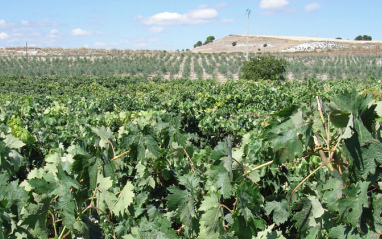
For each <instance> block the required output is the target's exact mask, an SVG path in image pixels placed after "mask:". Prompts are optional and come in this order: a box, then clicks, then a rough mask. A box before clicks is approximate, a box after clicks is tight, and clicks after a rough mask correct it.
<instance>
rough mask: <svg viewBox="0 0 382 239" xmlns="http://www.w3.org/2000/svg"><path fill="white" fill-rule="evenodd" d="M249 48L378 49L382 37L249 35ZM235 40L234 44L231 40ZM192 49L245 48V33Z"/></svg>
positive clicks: (229, 49) (276, 50) (352, 50)
mask: <svg viewBox="0 0 382 239" xmlns="http://www.w3.org/2000/svg"><path fill="white" fill-rule="evenodd" d="M248 41H249V44H248V45H249V52H252V53H255V52H270V53H276V52H325V51H327V50H331V51H333V50H334V51H340V52H343V53H346V52H364V53H366V52H374V53H375V52H378V53H381V52H382V51H381V48H382V47H381V45H382V41H354V40H341V39H331V38H318V37H292V36H254V35H250V36H249V39H248ZM234 42H235V43H236V45H235V46H234V44H233V43H234ZM192 51H193V52H201V53H214V52H246V51H247V36H246V35H229V36H227V37H224V38H222V39H218V40H216V41H215V42H213V43H210V44H207V45H203V46H200V47H196V48H194V49H193V50H192Z"/></svg>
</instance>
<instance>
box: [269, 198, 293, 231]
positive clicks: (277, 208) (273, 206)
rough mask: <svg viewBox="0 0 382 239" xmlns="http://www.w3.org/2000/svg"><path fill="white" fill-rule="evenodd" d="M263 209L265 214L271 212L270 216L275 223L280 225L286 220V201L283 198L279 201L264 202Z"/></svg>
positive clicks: (287, 213) (287, 214) (287, 215)
mask: <svg viewBox="0 0 382 239" xmlns="http://www.w3.org/2000/svg"><path fill="white" fill-rule="evenodd" d="M264 210H265V213H266V215H270V214H271V213H272V212H273V215H272V218H273V221H274V222H275V223H276V225H280V224H282V223H284V222H286V221H287V220H288V217H289V212H288V202H287V200H285V199H284V200H282V201H281V202H277V201H271V202H266V204H265V207H264Z"/></svg>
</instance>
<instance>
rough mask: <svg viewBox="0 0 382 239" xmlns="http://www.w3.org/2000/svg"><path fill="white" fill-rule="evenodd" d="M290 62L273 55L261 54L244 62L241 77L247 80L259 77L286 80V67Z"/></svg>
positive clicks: (256, 79)
mask: <svg viewBox="0 0 382 239" xmlns="http://www.w3.org/2000/svg"><path fill="white" fill-rule="evenodd" d="M287 65H288V62H287V61H286V60H285V59H282V58H280V59H278V58H275V57H272V56H259V57H254V58H251V59H250V60H248V61H245V62H244V63H243V66H242V67H241V68H240V71H241V73H242V74H241V77H240V78H242V79H245V80H255V81H258V80H259V79H263V80H270V81H283V80H285V77H284V74H285V68H286V67H287Z"/></svg>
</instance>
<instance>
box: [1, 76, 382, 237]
mask: <svg viewBox="0 0 382 239" xmlns="http://www.w3.org/2000/svg"><path fill="white" fill-rule="evenodd" d="M0 84H1V85H0V90H1V92H0V93H1V97H0V102H1V103H2V104H1V107H0V129H1V131H0V156H1V161H0V172H1V174H0V178H1V179H0V228H1V230H0V238H53V237H54V238H76V237H83V238H305V237H306V238H378V237H379V236H380V234H381V233H382V220H381V213H382V197H381V196H380V195H381V188H380V187H381V186H382V185H381V176H382V171H381V163H382V144H381V138H380V133H381V132H380V124H381V119H380V115H381V104H380V102H379V101H380V100H381V94H380V92H381V85H380V82H378V81H376V80H374V79H372V78H371V79H368V80H366V81H360V80H350V79H348V80H338V81H318V80H314V79H311V80H308V81H304V82H288V81H287V82H279V81H273V82H265V81H259V82H253V81H236V82H233V81H228V82H227V83H223V84H217V83H215V82H214V81H211V80H204V81H202V80H195V81H191V80H180V79H179V80H172V81H165V80H161V79H159V78H154V79H152V80H148V79H147V78H131V77H117V76H115V77H96V78H95V77H87V76H75V77H70V76H66V77H63V76H55V77H45V76H42V77H25V76H20V75H3V76H1V81H0ZM316 96H319V97H316ZM373 99H374V100H373Z"/></svg>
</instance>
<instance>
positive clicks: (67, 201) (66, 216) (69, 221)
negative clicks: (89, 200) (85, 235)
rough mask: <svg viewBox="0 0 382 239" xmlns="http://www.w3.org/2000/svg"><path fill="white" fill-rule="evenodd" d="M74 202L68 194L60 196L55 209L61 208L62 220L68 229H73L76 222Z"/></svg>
mask: <svg viewBox="0 0 382 239" xmlns="http://www.w3.org/2000/svg"><path fill="white" fill-rule="evenodd" d="M75 207H76V205H75V202H74V201H73V200H71V197H70V194H66V195H62V196H60V198H59V200H58V205H57V209H59V210H61V216H62V222H63V224H64V225H65V226H66V227H67V228H69V229H70V230H73V229H74V225H75V223H76V221H77V220H76V217H75Z"/></svg>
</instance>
